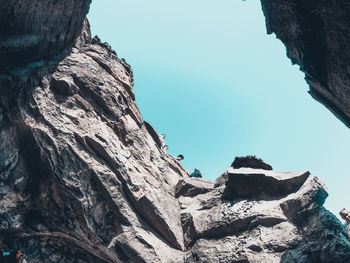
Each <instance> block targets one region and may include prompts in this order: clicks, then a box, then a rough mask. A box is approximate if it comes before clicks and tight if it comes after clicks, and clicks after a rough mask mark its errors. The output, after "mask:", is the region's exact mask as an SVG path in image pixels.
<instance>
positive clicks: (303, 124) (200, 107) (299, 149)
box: [89, 0, 350, 214]
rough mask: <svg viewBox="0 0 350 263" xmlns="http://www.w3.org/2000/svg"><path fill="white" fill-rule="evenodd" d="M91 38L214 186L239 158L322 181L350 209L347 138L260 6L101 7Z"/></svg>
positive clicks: (181, 1) (135, 2) (154, 3)
mask: <svg viewBox="0 0 350 263" xmlns="http://www.w3.org/2000/svg"><path fill="white" fill-rule="evenodd" d="M89 19H90V23H91V26H92V33H93V34H97V35H98V36H99V37H100V38H101V39H102V41H106V42H108V43H109V44H111V45H112V47H113V49H115V50H116V52H117V54H118V56H119V57H121V58H125V60H126V61H127V62H128V63H129V64H130V65H131V66H132V68H133V71H134V76H135V87H134V89H135V92H136V101H137V104H138V106H139V108H140V110H141V114H142V116H143V118H144V119H145V120H147V121H148V122H150V123H151V124H152V125H153V126H154V127H155V129H156V130H157V132H158V133H165V134H167V138H166V144H168V145H169V152H170V153H171V154H173V155H178V154H180V153H182V154H183V155H184V156H185V159H184V161H183V165H184V166H185V168H186V169H189V170H193V169H194V168H199V169H200V170H201V171H203V172H204V174H205V177H206V178H208V179H211V180H215V179H216V177H218V176H219V175H221V174H222V173H223V172H224V171H225V170H226V168H227V167H228V166H229V165H230V164H231V162H232V161H233V159H234V157H235V156H243V155H256V156H258V157H260V158H262V159H263V160H265V161H266V162H267V163H269V164H271V165H272V166H273V168H274V170H280V171H288V170H294V171H300V170H310V171H311V173H312V174H313V175H315V176H318V177H320V178H321V179H323V180H324V181H325V182H326V184H327V186H328V188H329V194H330V196H329V197H328V200H327V202H326V207H327V208H328V209H330V210H331V211H332V212H333V213H336V214H337V213H338V211H339V210H340V209H341V208H343V207H348V208H349V209H350V195H349V194H348V192H349V191H348V186H349V185H350V174H349V165H348V161H347V159H348V157H349V156H350V131H349V129H348V128H346V127H345V125H343V124H342V123H341V122H340V121H339V120H338V119H337V118H336V117H334V116H333V115H332V114H331V113H330V112H329V111H328V110H327V109H326V108H325V107H324V106H323V105H321V104H320V103H318V102H316V101H315V100H313V99H312V98H311V97H310V96H309V95H308V93H307V90H308V86H307V84H306V83H305V81H304V75H303V74H302V73H301V72H300V71H299V70H298V67H297V66H292V65H291V62H290V60H289V59H287V57H286V55H285V53H286V51H285V47H284V46H283V44H282V43H281V42H280V41H279V40H277V39H276V38H275V36H274V35H267V34H266V28H265V20H264V16H263V14H262V11H261V6H260V3H259V1H256V0H255V1H253V0H252V1H245V2H243V1H239V0H234V1H233V0H221V1H220V2H219V3H218V1H208V0H191V1H188V0H187V1H185V0H176V1H171V0H167V1H164V0H149V1H144V0H143V1H142V0H128V1H120V0H96V1H93V4H92V6H91V9H90V14H89Z"/></svg>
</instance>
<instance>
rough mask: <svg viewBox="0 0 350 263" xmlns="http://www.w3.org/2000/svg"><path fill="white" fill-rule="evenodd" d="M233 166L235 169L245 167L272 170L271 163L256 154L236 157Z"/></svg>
mask: <svg viewBox="0 0 350 263" xmlns="http://www.w3.org/2000/svg"><path fill="white" fill-rule="evenodd" d="M231 166H232V167H233V168H235V169H239V168H244V167H245V168H253V169H263V170H272V166H271V165H269V164H267V163H265V162H264V161H263V160H261V159H259V158H257V157H255V156H246V157H236V158H235V160H234V161H233V163H232V164H231Z"/></svg>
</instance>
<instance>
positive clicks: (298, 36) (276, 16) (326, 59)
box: [261, 0, 350, 126]
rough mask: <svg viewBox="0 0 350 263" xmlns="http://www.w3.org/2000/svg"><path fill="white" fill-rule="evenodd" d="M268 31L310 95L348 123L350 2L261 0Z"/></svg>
mask: <svg viewBox="0 0 350 263" xmlns="http://www.w3.org/2000/svg"><path fill="white" fill-rule="evenodd" d="M261 3H262V6H263V11H264V14H265V17H266V26H267V32H268V33H269V34H271V33H276V36H277V37H278V38H279V39H281V40H282V42H283V43H284V44H285V45H286V48H287V56H288V57H289V58H290V59H291V60H292V62H293V63H296V64H298V65H300V68H301V70H302V71H303V72H305V79H306V81H307V82H308V84H309V86H310V91H309V92H310V94H311V95H312V96H313V97H314V98H315V99H317V100H318V101H320V102H321V103H323V104H324V105H325V106H326V107H328V108H329V109H330V110H331V111H332V112H333V113H334V114H335V115H336V116H337V117H338V118H339V119H341V120H342V121H343V122H344V123H345V124H346V125H347V126H350V66H349V61H350V52H349V51H348V49H349V42H350V22H349V16H350V4H349V1H346V0H329V1H325V0H321V1H320V0H310V1H303V0H293V1H290V0H261Z"/></svg>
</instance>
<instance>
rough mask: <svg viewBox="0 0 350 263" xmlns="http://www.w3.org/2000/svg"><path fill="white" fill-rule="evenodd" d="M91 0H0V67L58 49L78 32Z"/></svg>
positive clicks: (28, 59)
mask: <svg viewBox="0 0 350 263" xmlns="http://www.w3.org/2000/svg"><path fill="white" fill-rule="evenodd" d="M90 3H91V0H54V1H53V0H31V1H28V0H17V1H15V0H0V61H1V63H0V67H1V68H4V67H8V66H14V65H21V64H23V63H26V62H29V61H34V60H37V59H41V58H48V57H49V56H51V55H54V54H57V53H59V52H61V51H62V50H63V49H64V48H67V47H68V46H69V45H70V44H72V43H73V41H74V40H75V38H76V37H77V36H78V35H79V34H80V31H81V29H82V23H83V20H84V17H85V15H86V14H87V12H88V10H89V5H90Z"/></svg>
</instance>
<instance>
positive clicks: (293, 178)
mask: <svg viewBox="0 0 350 263" xmlns="http://www.w3.org/2000/svg"><path fill="white" fill-rule="evenodd" d="M309 175H310V173H309V172H302V173H293V172H287V173H279V172H273V171H264V170H254V169H251V168H241V169H233V168H231V167H230V168H228V169H227V172H226V174H225V175H224V177H225V178H226V182H225V186H226V188H225V192H224V193H223V195H222V197H223V198H225V199H229V200H233V199H235V198H255V199H266V198H281V197H283V196H286V195H288V194H291V193H293V192H296V191H297V190H298V189H299V188H300V187H301V186H302V185H303V183H304V182H305V181H306V179H307V178H308V177H309Z"/></svg>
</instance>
